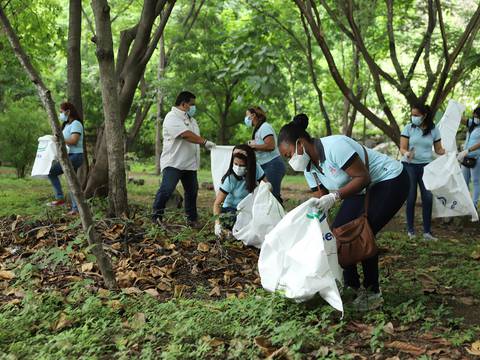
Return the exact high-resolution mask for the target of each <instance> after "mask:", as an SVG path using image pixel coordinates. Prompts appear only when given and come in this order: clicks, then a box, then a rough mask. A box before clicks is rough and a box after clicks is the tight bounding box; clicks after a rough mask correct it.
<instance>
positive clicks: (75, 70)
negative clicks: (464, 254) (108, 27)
mask: <svg viewBox="0 0 480 360" xmlns="http://www.w3.org/2000/svg"><path fill="white" fill-rule="evenodd" d="M81 38H82V1H81V0H70V4H69V13H68V45H67V98H68V101H70V102H71V103H72V104H73V105H74V106H75V108H76V109H77V111H78V113H79V115H80V117H81V118H82V119H83V102H82V60H81V59H82V58H81V54H80V49H81ZM88 169H89V161H88V151H87V141H86V136H85V129H84V135H83V163H82V166H80V168H79V169H78V171H77V176H78V179H79V180H80V184H82V188H84V187H85V185H86V184H87V179H88Z"/></svg>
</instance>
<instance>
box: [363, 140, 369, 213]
mask: <svg viewBox="0 0 480 360" xmlns="http://www.w3.org/2000/svg"><path fill="white" fill-rule="evenodd" d="M362 148H363V152H364V153H365V166H366V167H367V171H368V172H370V161H369V160H368V153H367V149H366V148H365V146H363V145H362ZM369 190H370V184H368V185H367V187H366V188H365V204H364V207H365V209H364V215H365V217H368V204H369V203H370V191H369Z"/></svg>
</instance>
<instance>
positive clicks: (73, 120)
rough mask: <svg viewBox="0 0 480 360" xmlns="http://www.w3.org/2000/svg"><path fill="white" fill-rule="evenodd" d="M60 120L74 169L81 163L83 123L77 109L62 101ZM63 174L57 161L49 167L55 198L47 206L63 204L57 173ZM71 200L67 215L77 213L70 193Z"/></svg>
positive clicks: (63, 199) (49, 176) (63, 198)
mask: <svg viewBox="0 0 480 360" xmlns="http://www.w3.org/2000/svg"><path fill="white" fill-rule="evenodd" d="M59 118H60V121H62V132H63V137H64V138H65V144H66V145H67V151H68V157H69V159H70V161H71V162H72V165H73V168H74V170H75V171H77V169H78V168H79V167H80V166H81V165H82V163H83V123H82V119H81V118H80V116H79V115H78V112H77V109H76V108H75V106H73V104H72V103H69V102H64V103H62V104H61V105H60V116H59ZM61 174H63V169H62V167H61V166H60V163H59V162H55V163H54V164H53V165H52V167H51V169H50V174H49V175H48V178H49V180H50V182H51V183H52V186H53V190H54V192H55V200H54V201H52V202H50V203H48V205H49V206H61V205H64V204H65V196H64V194H63V190H62V184H61V183H60V179H59V178H58V176H59V175H61ZM70 199H71V201H72V209H71V210H70V212H69V213H68V214H69V215H76V214H78V208H77V203H76V202H75V199H74V198H73V196H72V194H70Z"/></svg>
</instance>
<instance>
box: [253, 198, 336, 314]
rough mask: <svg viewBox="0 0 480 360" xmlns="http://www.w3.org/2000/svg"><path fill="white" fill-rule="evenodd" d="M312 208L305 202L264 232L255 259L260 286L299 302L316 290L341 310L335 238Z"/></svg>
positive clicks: (310, 296) (323, 219) (326, 224)
mask: <svg viewBox="0 0 480 360" xmlns="http://www.w3.org/2000/svg"><path fill="white" fill-rule="evenodd" d="M315 211H316V210H315V209H312V208H311V207H310V206H309V205H308V204H307V203H306V202H305V203H303V204H301V205H300V206H298V207H296V208H295V209H293V210H292V211H290V212H289V213H288V214H287V215H285V217H284V218H283V219H282V220H281V221H280V222H279V223H278V224H277V226H275V228H274V229H273V230H272V231H270V232H269V233H268V234H267V236H266V237H265V241H264V243H263V245H262V249H261V251H260V258H259V260H258V270H259V272H260V278H261V281H262V286H263V287H264V288H265V289H266V290H268V291H271V292H274V291H283V292H284V294H285V296H286V297H287V298H290V299H293V300H295V301H298V302H301V301H306V300H308V299H311V298H312V297H313V296H314V295H315V294H317V293H318V294H320V296H321V297H322V298H323V299H325V301H327V302H328V303H329V304H330V305H331V306H332V307H334V308H335V309H337V310H339V311H342V312H343V303H342V299H341V297H340V293H339V292H338V288H337V284H336V281H335V280H338V281H339V282H342V271H341V268H340V266H339V265H338V257H337V246H336V240H335V237H334V236H333V234H332V232H331V231H330V228H329V226H328V223H327V220H326V217H325V216H322V217H320V218H319V216H318V214H317V213H316V212H315Z"/></svg>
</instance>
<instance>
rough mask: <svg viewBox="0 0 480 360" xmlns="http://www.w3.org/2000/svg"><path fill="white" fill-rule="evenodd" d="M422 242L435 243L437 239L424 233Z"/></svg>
mask: <svg viewBox="0 0 480 360" xmlns="http://www.w3.org/2000/svg"><path fill="white" fill-rule="evenodd" d="M423 240H427V241H437V240H438V238H436V237H435V236H433V235H432V234H431V233H424V234H423Z"/></svg>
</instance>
